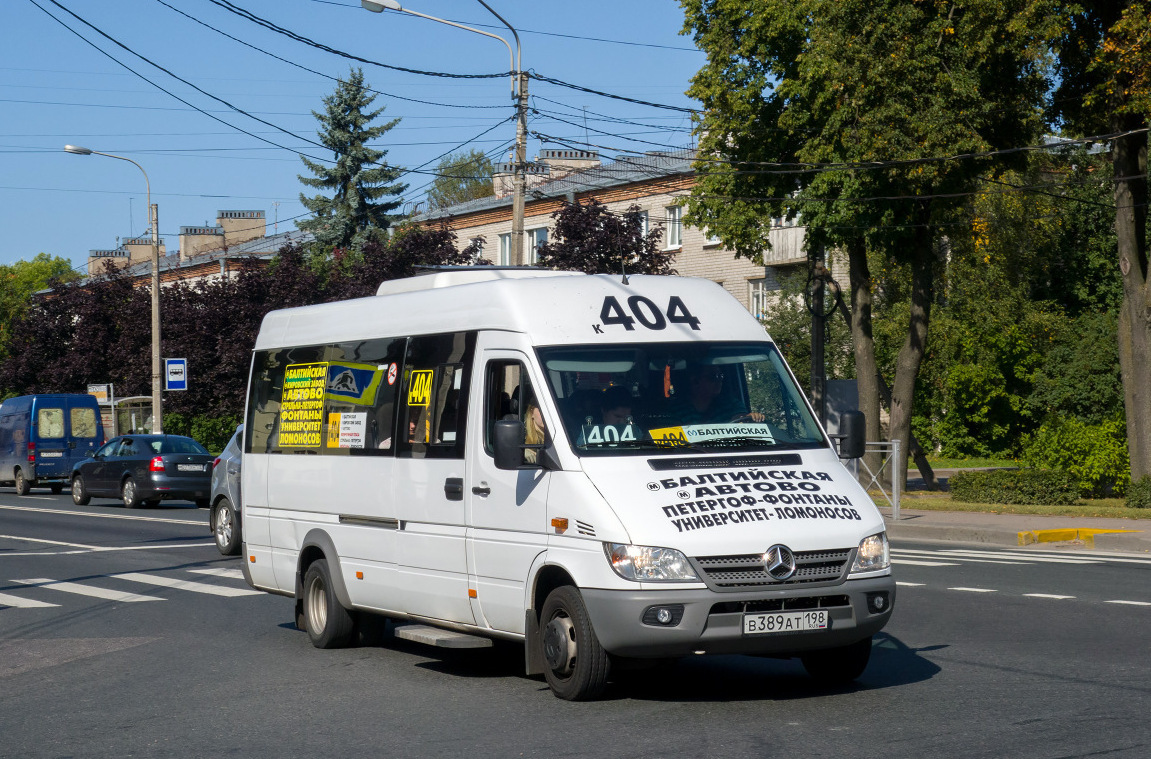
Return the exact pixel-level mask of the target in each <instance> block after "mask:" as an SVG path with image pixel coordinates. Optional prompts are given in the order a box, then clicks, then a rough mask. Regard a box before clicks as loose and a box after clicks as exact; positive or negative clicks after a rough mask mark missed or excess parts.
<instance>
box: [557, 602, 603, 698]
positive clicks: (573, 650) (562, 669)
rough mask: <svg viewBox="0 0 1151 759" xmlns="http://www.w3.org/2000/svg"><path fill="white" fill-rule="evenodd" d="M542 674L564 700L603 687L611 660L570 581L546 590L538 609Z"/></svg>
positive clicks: (596, 692)
mask: <svg viewBox="0 0 1151 759" xmlns="http://www.w3.org/2000/svg"><path fill="white" fill-rule="evenodd" d="M539 634H540V643H541V648H542V649H543V654H544V677H545V678H547V681H548V685H549V686H550V687H551V689H552V693H554V694H555V695H556V697H558V698H562V699H564V700H566V701H586V700H590V699H593V698H596V697H597V696H599V695H600V694H601V693H603V690H604V688H605V687H607V678H608V674H609V673H610V672H611V660H610V659H609V658H608V655H607V652H605V651H604V650H603V646H601V645H600V642H599V638H597V637H596V634H595V630H593V629H592V626H591V618H590V617H588V613H587V607H585V606H584V603H583V597H582V596H581V595H580V593H579V591H578V590H576V589H575V588H573V587H572V586H570V585H564V586H562V587H559V588H556V589H555V590H553V591H552V592H551V593H549V594H548V597H547V600H546V601H544V605H543V608H542V609H541V612H540V633H539Z"/></svg>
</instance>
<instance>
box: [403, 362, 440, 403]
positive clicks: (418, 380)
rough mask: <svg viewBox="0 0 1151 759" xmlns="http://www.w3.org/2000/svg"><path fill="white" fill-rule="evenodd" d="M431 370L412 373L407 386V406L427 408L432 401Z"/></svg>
mask: <svg viewBox="0 0 1151 759" xmlns="http://www.w3.org/2000/svg"><path fill="white" fill-rule="evenodd" d="M433 371H434V370H432V369H421V370H419V371H414V372H412V376H411V380H410V384H409V385H408V405H409V406H427V405H428V403H430V402H431V400H432V372H433Z"/></svg>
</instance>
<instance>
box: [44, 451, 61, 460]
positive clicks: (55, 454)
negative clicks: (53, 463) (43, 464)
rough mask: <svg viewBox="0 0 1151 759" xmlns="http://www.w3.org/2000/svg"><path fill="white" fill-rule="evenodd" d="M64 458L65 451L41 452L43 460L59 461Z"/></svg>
mask: <svg viewBox="0 0 1151 759" xmlns="http://www.w3.org/2000/svg"><path fill="white" fill-rule="evenodd" d="M63 456H64V451H40V458H42V459H58V458H62V457H63Z"/></svg>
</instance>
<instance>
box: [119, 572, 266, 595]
mask: <svg viewBox="0 0 1151 759" xmlns="http://www.w3.org/2000/svg"><path fill="white" fill-rule="evenodd" d="M107 577H115V578H116V579H119V580H130V581H131V582H140V583H144V584H145V585H158V586H160V587H162V588H175V589H176V590H190V591H192V592H193V593H208V594H210V595H213V596H226V597H228V598H235V597H237V596H258V595H261V591H259V590H251V589H249V588H226V587H222V586H220V585H208V584H207V583H203V582H192V581H191V580H178V579H176V578H175V577H161V576H160V575H149V574H143V573H141V572H125V573H123V574H115V575H107Z"/></svg>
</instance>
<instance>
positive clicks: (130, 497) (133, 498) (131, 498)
mask: <svg viewBox="0 0 1151 759" xmlns="http://www.w3.org/2000/svg"><path fill="white" fill-rule="evenodd" d="M120 497H121V498H123V499H124V507H125V508H128V509H138V508H140V506H141V504H142V503H143V501H142V500H141V499H140V492H139V491H138V490H136V481H135V480H134V479H132V478H131V477H128V478H126V479H125V480H124V484H123V485H122V486H121V487H120Z"/></svg>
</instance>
